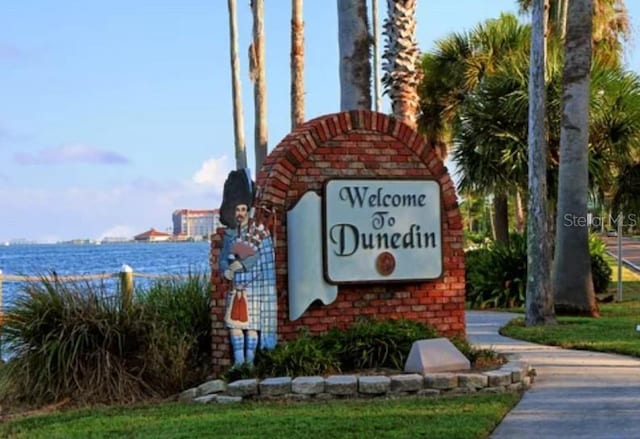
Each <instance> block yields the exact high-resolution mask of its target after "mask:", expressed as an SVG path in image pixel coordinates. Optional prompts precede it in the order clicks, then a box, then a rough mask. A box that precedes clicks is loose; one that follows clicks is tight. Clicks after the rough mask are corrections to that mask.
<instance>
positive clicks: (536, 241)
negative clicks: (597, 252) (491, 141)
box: [525, 0, 555, 326]
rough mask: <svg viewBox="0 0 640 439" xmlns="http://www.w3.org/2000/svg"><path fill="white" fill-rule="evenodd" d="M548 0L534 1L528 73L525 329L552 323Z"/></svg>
mask: <svg viewBox="0 0 640 439" xmlns="http://www.w3.org/2000/svg"><path fill="white" fill-rule="evenodd" d="M548 9H549V0H534V2H533V14H532V23H531V26H532V29H531V62H530V71H529V132H528V137H529V141H528V142H529V207H528V215H527V292H526V315H525V321H526V324H527V325H529V326H530V325H545V324H551V323H553V322H554V321H555V316H554V310H553V295H552V290H551V283H550V277H549V268H550V265H551V264H550V260H551V258H550V253H551V252H550V248H549V243H548V241H547V234H548V230H547V148H548V146H547V134H546V126H545V114H546V109H547V105H546V100H547V96H546V88H545V87H546V81H545V67H546V63H547V41H546V36H547V11H548Z"/></svg>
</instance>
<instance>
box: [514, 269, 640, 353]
mask: <svg viewBox="0 0 640 439" xmlns="http://www.w3.org/2000/svg"><path fill="white" fill-rule="evenodd" d="M606 259H607V261H608V262H609V264H610V265H611V267H612V268H613V269H614V271H613V279H614V281H613V282H611V284H610V285H609V291H610V292H613V293H615V292H616V288H617V273H618V272H617V268H615V263H616V262H615V260H614V259H613V258H611V257H608V256H607V257H606ZM622 281H623V287H622V298H623V301H622V302H620V303H608V304H600V315H601V317H600V318H597V319H592V318H586V317H560V318H558V325H555V326H547V327H530V328H527V327H524V325H523V321H522V319H519V320H515V321H513V322H511V323H510V324H509V325H507V326H506V327H504V328H502V330H501V333H502V334H503V335H507V336H509V337H513V338H518V339H522V340H528V341H532V342H535V343H542V344H548V345H554V346H562V347H564V348H570V349H586V350H592V351H601V352H613V353H618V354H624V355H632V356H635V357H640V333H638V332H637V331H636V325H639V324H640V276H638V275H637V274H635V273H634V272H632V271H630V270H628V269H626V268H624V269H623V272H622Z"/></svg>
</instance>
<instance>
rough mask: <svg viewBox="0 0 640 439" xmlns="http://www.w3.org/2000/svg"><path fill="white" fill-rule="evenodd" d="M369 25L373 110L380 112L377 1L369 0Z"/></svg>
mask: <svg viewBox="0 0 640 439" xmlns="http://www.w3.org/2000/svg"><path fill="white" fill-rule="evenodd" d="M371 24H372V27H373V39H372V41H373V97H374V99H373V109H374V110H375V111H381V108H382V102H381V101H382V97H381V95H380V75H379V74H378V66H379V65H380V59H379V52H380V47H379V46H380V39H379V38H378V36H379V35H380V31H379V29H378V0H371Z"/></svg>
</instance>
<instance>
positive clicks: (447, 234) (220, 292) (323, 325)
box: [211, 111, 465, 375]
mask: <svg viewBox="0 0 640 439" xmlns="http://www.w3.org/2000/svg"><path fill="white" fill-rule="evenodd" d="M338 177H357V178H360V179H368V178H387V179H389V178H395V179H397V178H407V177H409V178H416V179H419V178H425V177H428V178H435V179H437V180H438V182H439V183H440V185H441V188H442V245H443V257H444V261H443V266H444V273H443V276H442V277H441V278H440V279H438V280H435V281H424V282H408V283H392V284H362V285H360V284H350V285H341V286H340V287H339V289H338V297H337V299H336V301H335V302H333V303H331V304H330V305H327V306H325V305H322V304H313V305H312V306H311V307H310V308H309V309H308V310H307V311H306V312H305V313H304V314H303V316H302V317H301V318H299V319H297V320H295V321H290V320H289V319H288V315H289V310H288V297H287V227H286V224H285V221H286V212H287V210H289V209H291V208H292V207H293V206H295V204H296V202H297V201H298V200H299V199H300V198H301V197H302V196H303V195H304V194H305V192H307V191H316V192H317V193H318V194H320V195H322V191H323V184H324V183H325V181H327V180H328V179H332V178H338ZM257 184H258V187H260V188H261V194H260V197H259V202H261V203H267V204H268V205H271V206H274V207H275V208H276V209H277V212H278V215H277V219H276V224H275V230H276V236H275V238H276V261H277V287H278V297H279V299H278V325H279V327H278V339H279V341H286V340H290V339H292V338H295V337H296V335H297V334H298V333H299V331H300V329H302V328H306V329H308V330H309V331H310V332H311V333H321V332H323V331H327V330H328V329H330V328H334V327H337V328H346V327H348V326H350V325H351V324H353V323H354V321H355V320H356V319H357V318H358V317H363V316H367V317H371V318H376V319H387V318H392V319H395V318H407V319H413V320H419V321H422V322H425V323H428V324H430V325H432V326H434V327H435V328H437V329H438V330H439V331H440V332H441V333H442V334H445V335H447V336H464V328H465V319H464V299H465V271H464V253H463V248H462V246H463V242H462V223H461V217H460V212H459V210H458V204H457V198H456V194H455V188H454V183H453V181H452V180H451V178H450V176H449V174H448V172H447V169H446V168H445V167H444V165H443V163H442V160H440V159H439V158H438V157H437V155H436V153H435V151H434V150H433V148H431V147H429V146H428V145H427V144H426V143H425V141H424V140H423V137H422V136H421V135H419V134H418V133H416V132H415V131H413V130H412V129H410V128H409V127H407V126H406V125H404V124H403V123H400V122H397V121H395V120H394V119H392V118H390V117H388V116H386V115H383V114H380V113H373V112H368V111H353V112H346V113H337V114H331V115H327V116H323V117H320V118H317V119H314V120H311V121H309V122H307V123H305V124H304V125H302V126H300V127H298V128H297V129H296V130H294V131H293V132H292V133H290V134H289V135H288V136H287V137H285V139H284V140H282V142H280V144H279V145H278V146H277V147H276V148H275V149H274V150H273V151H272V152H271V153H270V154H269V156H268V157H267V159H266V161H265V163H264V166H263V167H262V169H261V170H260V172H259V173H258V177H257ZM221 236H222V235H221V234H217V235H214V237H213V239H212V243H211V267H212V286H211V294H212V321H213V322H212V325H213V356H214V359H213V372H214V374H216V375H217V374H220V373H221V372H224V371H225V370H226V369H227V368H228V367H229V366H230V365H231V350H230V347H229V340H228V332H227V330H226V329H225V328H224V323H223V317H224V306H225V289H226V286H225V285H224V283H223V282H222V281H221V276H220V275H219V273H218V271H217V266H218V255H219V252H220V246H221V242H222V237H221Z"/></svg>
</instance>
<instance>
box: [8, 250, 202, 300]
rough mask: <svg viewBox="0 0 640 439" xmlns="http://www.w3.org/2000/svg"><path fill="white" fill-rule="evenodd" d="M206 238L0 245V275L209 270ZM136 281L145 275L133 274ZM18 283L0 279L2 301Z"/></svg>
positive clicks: (14, 293) (177, 272)
mask: <svg viewBox="0 0 640 439" xmlns="http://www.w3.org/2000/svg"><path fill="white" fill-rule="evenodd" d="M209 245H210V244H209V243H208V242H180V243H173V242H161V243H121V244H103V245H90V244H86V245H74V244H42V245H10V246H0V270H2V273H3V275H5V276H6V275H36V276H37V275H46V274H50V273H51V272H52V271H55V272H56V274H58V275H61V276H64V275H87V274H104V273H117V272H119V271H120V270H121V268H122V265H123V264H127V265H129V266H130V267H131V268H133V271H134V272H136V273H145V274H187V273H188V272H189V271H191V272H197V273H209V270H210V268H209ZM135 281H136V283H139V282H144V279H140V278H136V280H135ZM19 289H20V283H18V282H8V281H6V280H5V281H4V282H3V283H2V293H3V302H4V303H3V305H4V306H6V305H7V304H8V303H10V302H11V300H12V299H13V297H15V295H16V294H17V293H18V291H19Z"/></svg>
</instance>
